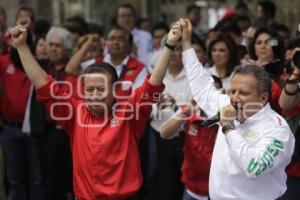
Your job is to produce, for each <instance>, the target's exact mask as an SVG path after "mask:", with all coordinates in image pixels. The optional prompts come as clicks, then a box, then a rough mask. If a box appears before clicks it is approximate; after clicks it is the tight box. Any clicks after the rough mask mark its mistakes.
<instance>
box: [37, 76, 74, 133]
mask: <svg viewBox="0 0 300 200" xmlns="http://www.w3.org/2000/svg"><path fill="white" fill-rule="evenodd" d="M36 93H37V100H38V101H42V102H43V103H44V104H45V107H46V110H47V111H48V112H49V114H50V116H51V118H52V119H54V120H55V121H56V122H57V123H58V124H59V125H60V126H62V127H63V128H64V130H65V131H66V132H67V133H68V134H70V133H71V132H72V128H73V127H74V125H73V124H74V122H75V114H76V105H77V102H76V100H75V99H74V98H73V97H72V94H70V93H69V92H68V91H66V90H65V88H64V87H61V86H60V85H59V84H56V82H55V81H54V79H53V78H52V76H50V75H49V76H48V79H47V83H46V84H45V85H44V86H43V87H41V88H39V89H37V90H36Z"/></svg>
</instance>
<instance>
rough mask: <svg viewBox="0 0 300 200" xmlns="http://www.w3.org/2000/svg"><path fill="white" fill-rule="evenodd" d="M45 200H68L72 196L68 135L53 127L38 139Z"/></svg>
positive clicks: (50, 126) (48, 128)
mask: <svg viewBox="0 0 300 200" xmlns="http://www.w3.org/2000/svg"><path fill="white" fill-rule="evenodd" d="M38 143H39V152H40V160H41V163H42V172H43V175H44V183H45V191H46V200H68V199H73V197H72V196H73V195H72V193H73V192H72V191H73V190H72V160H71V152H70V144H69V137H68V135H67V134H66V133H65V132H64V131H63V130H62V129H57V128H56V126H55V125H49V126H47V129H46V132H45V135H43V136H41V137H39V138H38Z"/></svg>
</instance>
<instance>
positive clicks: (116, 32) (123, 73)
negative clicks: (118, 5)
mask: <svg viewBox="0 0 300 200" xmlns="http://www.w3.org/2000/svg"><path fill="white" fill-rule="evenodd" d="M92 41H93V37H89V39H88V40H87V41H86V42H85V43H84V44H83V45H82V47H81V48H80V49H79V50H78V51H77V52H76V53H75V54H74V56H73V57H72V58H71V60H70V61H69V63H68V65H67V66H66V69H65V70H66V72H67V73H69V74H73V75H79V73H80V71H81V70H82V68H85V67H86V66H88V65H89V64H92V63H94V62H98V63H101V62H106V63H109V64H111V65H112V66H114V67H115V68H116V70H117V73H118V77H119V79H120V80H122V81H129V82H130V83H129V82H127V83H128V84H129V85H128V84H127V83H125V82H120V83H119V85H118V89H117V93H118V95H119V98H117V99H118V100H122V99H126V98H128V96H130V93H131V92H132V90H134V89H136V88H137V87H139V86H140V85H141V84H142V83H143V82H144V80H145V78H146V76H147V74H148V72H147V69H146V67H145V66H144V64H142V63H141V62H140V61H138V60H137V59H135V58H134V57H132V56H131V55H130V53H131V49H132V46H133V38H132V35H131V33H130V32H129V31H127V30H126V29H124V28H122V27H120V26H115V27H113V28H112V30H111V31H110V32H109V34H108V38H107V42H106V45H107V50H108V53H107V54H105V55H104V56H98V57H96V58H94V59H92V60H88V61H86V62H85V63H82V64H80V63H81V62H82V60H83V58H84V56H85V55H86V53H87V51H88V50H89V49H90V46H91V45H92ZM80 65H81V67H80ZM123 85H124V86H123Z"/></svg>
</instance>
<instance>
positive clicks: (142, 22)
mask: <svg viewBox="0 0 300 200" xmlns="http://www.w3.org/2000/svg"><path fill="white" fill-rule="evenodd" d="M137 28H138V29H140V30H143V31H146V32H148V33H150V32H151V23H150V20H149V19H148V18H146V17H142V18H139V19H138V20H137Z"/></svg>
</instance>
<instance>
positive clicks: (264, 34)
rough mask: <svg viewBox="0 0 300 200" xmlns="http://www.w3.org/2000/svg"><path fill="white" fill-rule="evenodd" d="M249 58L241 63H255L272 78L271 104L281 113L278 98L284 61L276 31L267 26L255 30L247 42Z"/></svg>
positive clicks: (281, 44) (282, 48) (280, 40)
mask: <svg viewBox="0 0 300 200" xmlns="http://www.w3.org/2000/svg"><path fill="white" fill-rule="evenodd" d="M249 55H250V59H246V60H243V61H242V64H243V65H248V64H250V65H256V66H260V67H262V68H263V69H265V70H266V71H267V72H268V73H269V74H270V76H271V78H272V98H271V101H270V103H271V106H272V108H273V109H274V110H276V111H277V112H278V113H281V109H280V106H279V104H278V100H279V97H280V94H281V86H282V74H283V65H284V64H283V63H284V46H283V40H282V39H281V38H280V37H279V36H278V35H277V33H276V32H274V31H272V30H270V29H268V28H259V29H257V30H256V32H255V34H254V37H253V40H252V42H251V43H250V44H249Z"/></svg>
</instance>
